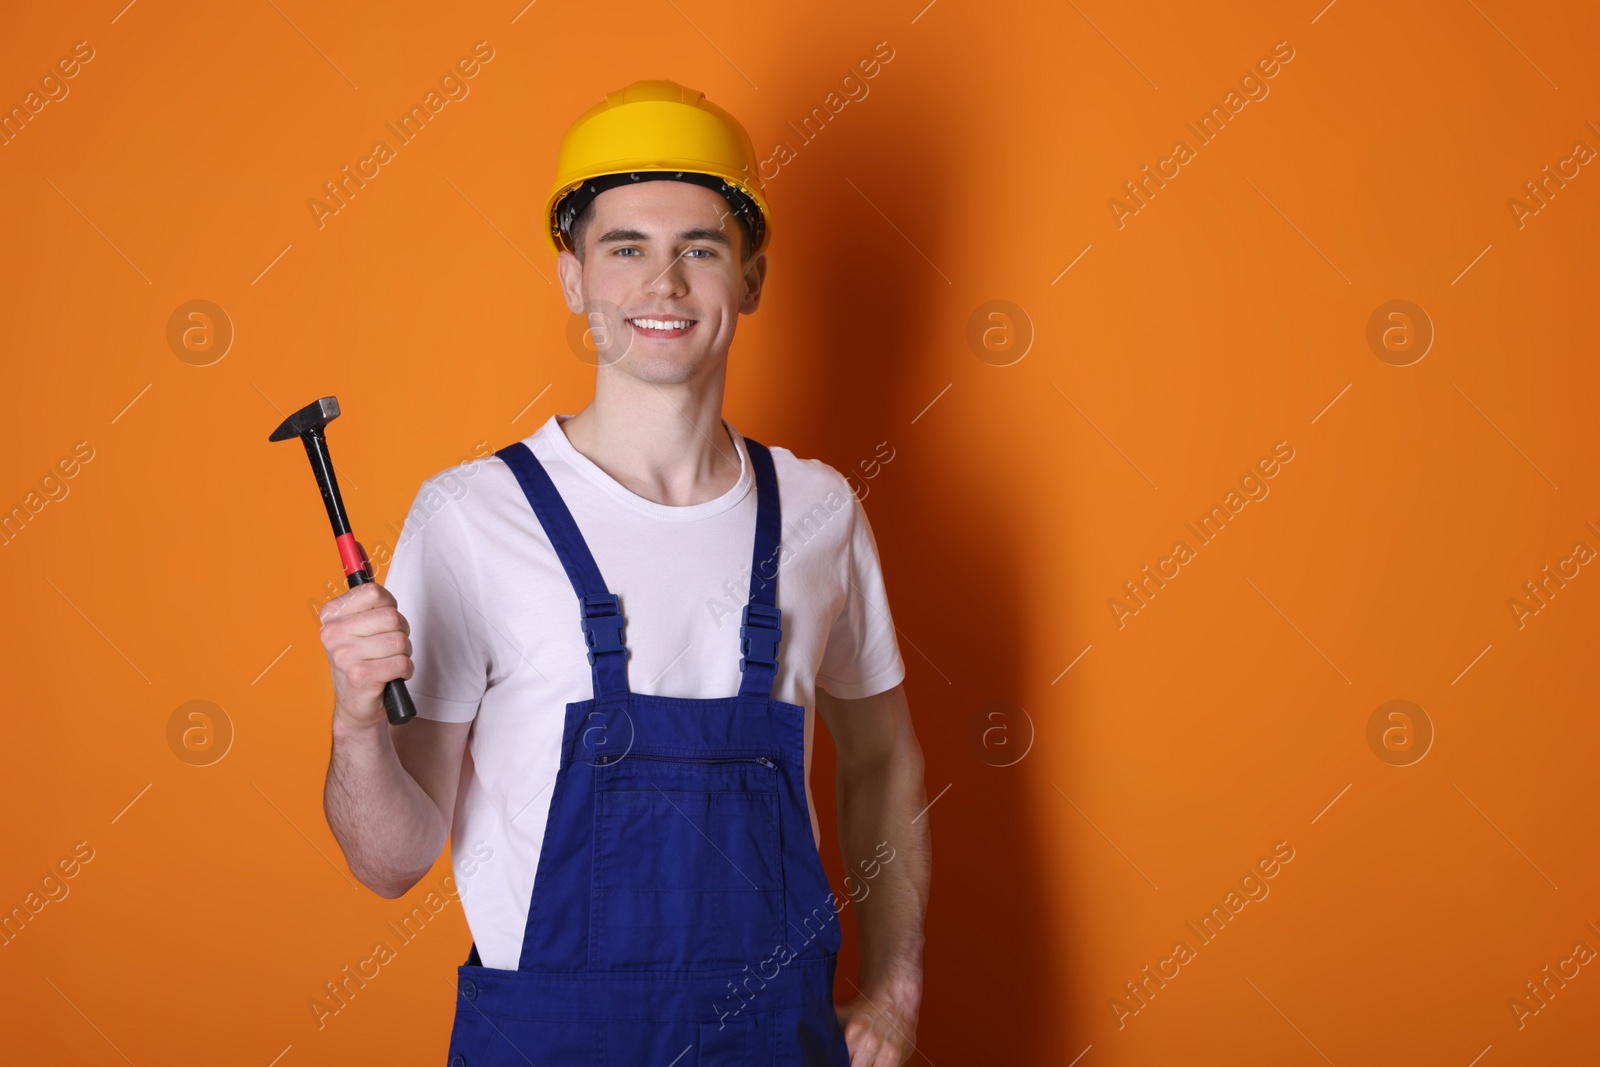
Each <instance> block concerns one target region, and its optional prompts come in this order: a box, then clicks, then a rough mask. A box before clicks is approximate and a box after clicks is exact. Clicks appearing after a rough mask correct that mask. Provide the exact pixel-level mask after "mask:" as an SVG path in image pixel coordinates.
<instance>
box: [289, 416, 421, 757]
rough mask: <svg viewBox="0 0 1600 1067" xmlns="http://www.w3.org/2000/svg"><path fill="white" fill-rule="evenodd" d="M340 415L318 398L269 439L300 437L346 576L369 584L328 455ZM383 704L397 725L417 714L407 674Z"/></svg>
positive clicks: (368, 566)
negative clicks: (330, 430) (331, 427)
mask: <svg viewBox="0 0 1600 1067" xmlns="http://www.w3.org/2000/svg"><path fill="white" fill-rule="evenodd" d="M338 417H339V400H338V398H337V397H331V396H325V397H323V398H322V399H321V400H314V401H312V402H311V403H309V404H307V405H306V406H305V407H303V408H301V409H300V410H299V411H297V412H295V413H294V414H293V415H290V416H289V417H288V418H287V419H284V420H283V424H282V425H280V426H279V427H278V428H277V429H276V430H273V431H272V436H271V437H269V438H267V440H268V441H287V440H288V439H289V438H291V437H298V438H300V440H301V442H302V443H304V444H305V446H306V455H307V456H309V457H310V458H311V473H312V474H314V475H316V478H317V487H318V488H319V489H321V490H322V502H323V504H325V505H327V508H328V521H329V522H330V523H332V524H333V540H334V543H335V544H337V545H338V546H339V559H340V561H341V562H342V563H343V564H344V573H345V580H346V581H347V582H348V583H349V585H350V588H351V589H354V588H355V587H356V586H358V585H366V584H367V583H368V582H370V581H372V580H373V577H372V561H371V560H369V559H368V558H367V550H366V549H364V548H362V547H361V542H359V541H357V540H356V535H355V534H353V533H351V532H350V520H349V519H348V518H347V517H346V516H345V511H344V500H343V498H341V497H340V496H339V482H338V479H336V478H335V477H334V476H333V461H332V460H331V459H329V458H328V440H327V438H326V437H325V436H324V435H323V432H322V428H323V427H324V426H326V425H328V423H330V422H332V421H333V420H334V419H337V418H338ZM383 708H384V710H385V711H386V712H388V714H389V721H390V722H391V723H393V724H394V725H396V726H400V725H402V724H404V723H408V722H410V721H411V720H412V719H413V718H415V717H416V714H417V709H416V706H415V705H413V704H412V703H411V694H410V693H408V692H406V683H405V679H404V678H394V679H392V680H390V681H389V683H388V684H387V685H385V686H384V687H383Z"/></svg>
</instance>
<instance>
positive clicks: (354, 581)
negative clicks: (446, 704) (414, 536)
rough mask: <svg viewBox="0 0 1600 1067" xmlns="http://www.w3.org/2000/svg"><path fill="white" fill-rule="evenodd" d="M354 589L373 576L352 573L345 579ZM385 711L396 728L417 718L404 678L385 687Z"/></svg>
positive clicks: (357, 572) (391, 681)
mask: <svg viewBox="0 0 1600 1067" xmlns="http://www.w3.org/2000/svg"><path fill="white" fill-rule="evenodd" d="M345 580H346V581H347V582H349V584H350V588H351V589H354V588H355V587H356V586H358V585H366V584H367V583H368V582H370V581H372V575H371V574H369V573H367V571H366V569H365V568H361V569H359V570H356V571H352V572H351V573H350V574H349V575H348V576H347V577H346V579H345ZM383 710H384V711H386V712H388V713H389V722H390V723H392V724H393V725H395V726H404V725H405V724H406V723H408V722H410V721H411V720H412V719H414V718H416V717H417V707H416V705H415V704H413V703H411V694H410V693H409V692H408V691H407V690H406V680H405V679H404V678H391V679H390V680H389V682H388V683H387V684H385V685H384V687H383Z"/></svg>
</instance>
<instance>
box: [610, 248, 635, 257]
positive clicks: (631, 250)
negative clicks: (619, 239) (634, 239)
mask: <svg viewBox="0 0 1600 1067" xmlns="http://www.w3.org/2000/svg"><path fill="white" fill-rule="evenodd" d="M637 251H639V250H638V249H637V248H619V249H617V250H616V251H615V252H614V253H613V254H614V255H618V256H620V255H622V253H624V252H637Z"/></svg>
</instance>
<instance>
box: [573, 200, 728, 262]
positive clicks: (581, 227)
mask: <svg viewBox="0 0 1600 1067" xmlns="http://www.w3.org/2000/svg"><path fill="white" fill-rule="evenodd" d="M724 217H725V218H731V219H733V220H734V222H736V223H737V224H738V227H739V262H740V263H741V264H745V263H749V262H750V256H751V255H752V254H753V250H752V249H751V245H753V244H754V243H755V241H754V239H753V238H752V237H751V235H750V227H748V226H746V225H745V222H744V220H743V219H741V218H739V216H737V215H735V214H734V213H733V212H731V211H730V212H728V213H727V215H725V216H724ZM593 221H594V201H593V200H591V201H589V202H588V203H587V204H585V205H584V206H583V210H582V211H580V212H578V217H577V218H575V219H573V220H572V225H571V227H570V228H569V230H568V237H569V239H570V240H571V241H572V252H573V255H575V256H577V257H578V262H580V263H582V262H583V257H584V256H585V255H587V254H588V250H587V249H586V248H585V247H584V231H586V230H587V229H588V228H589V223H591V222H593Z"/></svg>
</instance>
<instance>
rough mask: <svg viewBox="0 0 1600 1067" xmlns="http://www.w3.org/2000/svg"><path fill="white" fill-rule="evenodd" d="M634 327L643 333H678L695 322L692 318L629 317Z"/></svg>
mask: <svg viewBox="0 0 1600 1067" xmlns="http://www.w3.org/2000/svg"><path fill="white" fill-rule="evenodd" d="M628 323H629V324H630V325H632V326H633V328H634V329H636V330H640V331H642V332H645V333H680V332H682V331H684V330H687V329H688V328H689V327H691V326H693V325H694V324H695V320H694V319H629V320H628Z"/></svg>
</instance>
